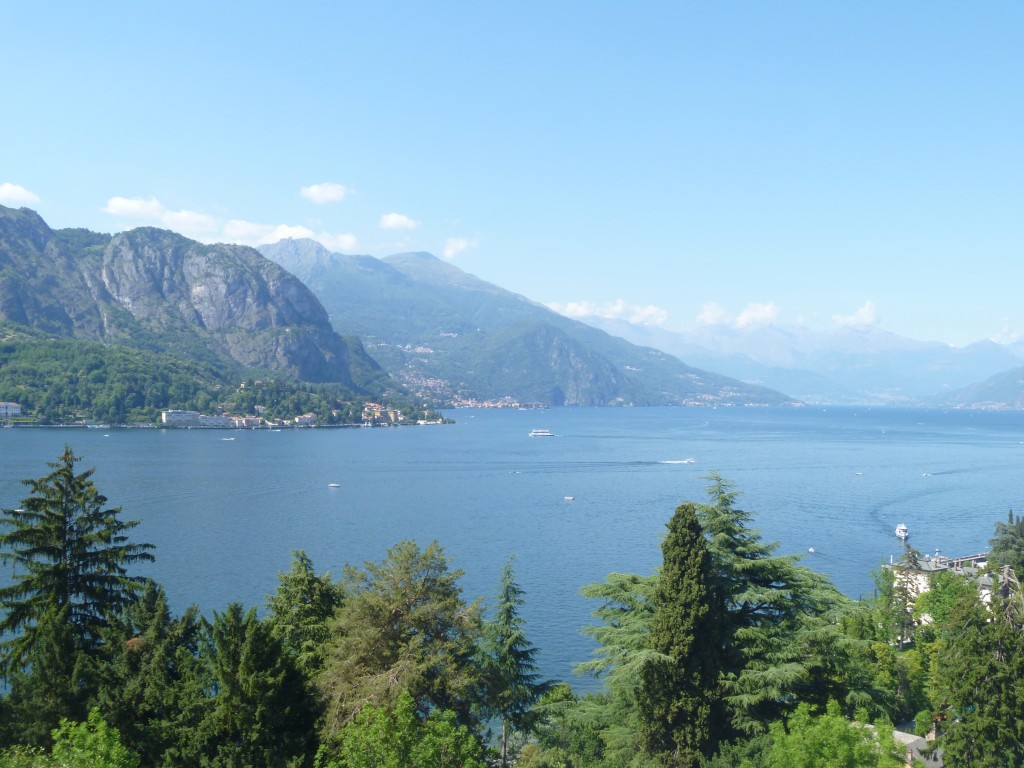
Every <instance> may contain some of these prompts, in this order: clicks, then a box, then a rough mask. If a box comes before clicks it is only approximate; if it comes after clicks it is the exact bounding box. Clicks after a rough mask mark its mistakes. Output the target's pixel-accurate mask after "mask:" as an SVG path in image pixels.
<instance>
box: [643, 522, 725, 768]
mask: <svg viewBox="0 0 1024 768" xmlns="http://www.w3.org/2000/svg"><path fill="white" fill-rule="evenodd" d="M661 549H662V554H663V564H662V570H661V574H660V577H659V579H658V584H657V588H656V589H655V592H654V601H653V607H654V615H653V617H652V618H651V624H650V634H649V640H648V642H649V645H650V647H651V649H653V650H654V651H656V652H657V653H658V654H659V657H658V658H655V659H652V660H650V661H648V662H647V664H645V666H644V667H643V671H642V673H641V681H640V687H639V690H638V691H637V702H638V705H639V712H640V719H641V738H642V740H643V743H644V747H645V748H646V750H647V752H648V753H650V754H651V755H653V756H656V757H658V758H660V759H661V760H662V762H664V763H665V764H666V765H671V766H685V767H686V768H689V767H690V766H697V765H698V764H699V762H700V759H701V756H709V755H711V754H712V753H713V752H714V750H715V747H716V746H717V742H718V739H719V737H720V735H721V731H720V729H721V725H722V716H721V711H720V709H721V707H720V691H719V685H718V676H719V672H720V670H721V653H722V643H721V635H720V627H721V622H722V611H721V607H720V604H719V598H718V595H717V594H716V593H715V591H714V589H713V587H712V581H711V559H710V556H709V554H708V551H707V546H706V542H705V540H704V532H703V530H702V529H701V527H700V524H699V523H698V522H697V513H696V509H695V507H694V505H693V504H690V503H686V504H682V505H680V506H679V507H678V508H677V509H676V512H675V514H674V515H673V516H672V519H671V520H670V521H669V523H668V534H667V535H666V537H665V540H664V542H663V543H662V547H661Z"/></svg>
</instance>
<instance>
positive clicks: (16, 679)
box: [7, 603, 96, 747]
mask: <svg viewBox="0 0 1024 768" xmlns="http://www.w3.org/2000/svg"><path fill="white" fill-rule="evenodd" d="M70 610H71V608H70V606H68V605H65V606H63V607H61V608H58V607H57V606H56V605H55V604H53V603H51V604H50V605H49V606H48V608H47V609H46V612H45V613H43V615H42V616H40V617H39V619H38V621H37V622H36V623H35V625H34V627H33V629H34V633H35V637H34V640H35V642H33V643H32V644H31V645H30V646H28V648H27V649H26V652H25V655H24V657H23V663H24V667H16V668H15V669H13V670H12V672H11V673H10V675H9V678H8V679H9V681H10V689H11V690H10V695H9V696H8V702H7V703H8V705H9V707H10V713H9V717H10V719H11V722H10V723H9V725H10V726H11V731H12V733H10V734H9V736H10V737H13V740H14V741H15V742H16V743H18V744H25V745H31V746H35V747H46V746H49V744H50V741H51V736H50V734H51V732H52V730H53V729H54V728H56V727H57V726H58V725H59V724H60V722H61V721H62V720H65V719H67V720H84V719H85V717H86V715H87V713H88V709H89V702H90V699H91V697H92V695H93V694H94V692H95V683H96V674H95V670H94V667H93V663H92V659H91V658H90V657H89V655H88V654H86V653H85V652H84V651H83V650H82V648H81V646H80V643H79V641H78V638H77V637H76V636H75V632H74V628H73V626H72V625H71V622H70V621H69V619H68V614H69V613H70Z"/></svg>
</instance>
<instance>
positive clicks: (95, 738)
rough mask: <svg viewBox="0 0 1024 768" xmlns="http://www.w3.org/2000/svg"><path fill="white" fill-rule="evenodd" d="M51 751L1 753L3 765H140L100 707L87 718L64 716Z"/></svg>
mask: <svg viewBox="0 0 1024 768" xmlns="http://www.w3.org/2000/svg"><path fill="white" fill-rule="evenodd" d="M52 739H53V748H52V750H51V752H50V753H47V752H44V751H43V750H41V749H38V748H31V747H30V748H25V747H13V748H11V749H9V750H7V751H5V752H3V753H0V768H137V767H138V766H139V765H141V762H140V760H139V756H138V755H137V754H135V753H134V752H132V751H131V750H130V749H128V748H127V747H125V746H124V745H123V744H122V743H121V739H120V736H119V735H118V733H117V731H116V730H114V729H113V728H111V727H110V726H109V725H107V723H106V721H105V720H104V719H103V718H102V716H101V715H100V712H99V710H98V709H95V708H94V709H92V710H90V712H89V715H88V718H87V719H86V720H85V721H84V722H73V721H71V720H67V719H63V720H61V723H60V725H59V726H58V727H57V728H56V729H54V731H53V734H52Z"/></svg>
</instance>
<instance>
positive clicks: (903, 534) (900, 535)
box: [896, 523, 910, 541]
mask: <svg viewBox="0 0 1024 768" xmlns="http://www.w3.org/2000/svg"><path fill="white" fill-rule="evenodd" d="M896 538H897V539H899V540H900V541H906V540H907V539H909V538H910V530H909V529H908V528H907V526H906V525H904V524H903V523H900V524H899V525H897V526H896Z"/></svg>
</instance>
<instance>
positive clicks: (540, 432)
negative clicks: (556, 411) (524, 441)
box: [530, 429, 555, 437]
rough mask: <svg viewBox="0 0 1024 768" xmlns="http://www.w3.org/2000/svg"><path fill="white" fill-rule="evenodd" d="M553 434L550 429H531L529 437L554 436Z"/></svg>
mask: <svg viewBox="0 0 1024 768" xmlns="http://www.w3.org/2000/svg"><path fill="white" fill-rule="evenodd" d="M554 436H555V434H554V432H552V431H551V430H550V429H531V430H530V437H554Z"/></svg>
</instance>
